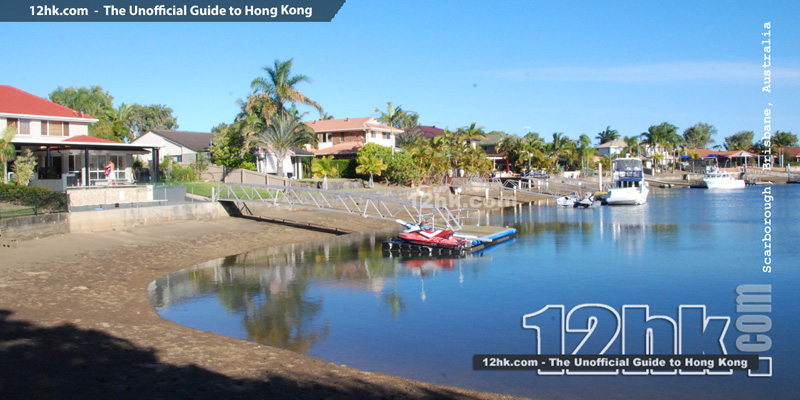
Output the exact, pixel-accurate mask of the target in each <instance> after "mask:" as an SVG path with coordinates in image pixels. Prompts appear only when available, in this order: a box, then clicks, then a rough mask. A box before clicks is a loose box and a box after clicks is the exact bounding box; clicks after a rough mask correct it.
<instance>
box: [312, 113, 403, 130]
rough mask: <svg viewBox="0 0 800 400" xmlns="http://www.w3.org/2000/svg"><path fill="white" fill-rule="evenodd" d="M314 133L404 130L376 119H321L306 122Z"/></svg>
mask: <svg viewBox="0 0 800 400" xmlns="http://www.w3.org/2000/svg"><path fill="white" fill-rule="evenodd" d="M304 124H306V125H308V126H310V127H311V129H313V130H314V132H350V131H363V132H366V131H368V130H375V131H383V132H389V131H390V130H391V131H392V132H395V133H400V132H402V131H403V130H402V129H397V128H392V127H390V126H388V125H384V124H382V123H380V121H378V119H377V118H375V117H363V118H345V119H320V120H316V121H309V122H304Z"/></svg>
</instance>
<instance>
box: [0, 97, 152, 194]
mask: <svg viewBox="0 0 800 400" xmlns="http://www.w3.org/2000/svg"><path fill="white" fill-rule="evenodd" d="M97 121H98V120H97V119H96V118H94V117H91V116H89V115H85V114H84V113H82V112H79V111H75V110H72V109H70V108H67V107H64V106H62V105H60V104H56V103H53V102H51V101H49V100H46V99H44V98H41V97H38V96H35V95H33V94H30V93H28V92H25V91H22V90H20V89H17V88H14V87H11V86H6V85H0V128H2V129H5V128H6V127H8V126H16V127H17V135H16V137H15V138H14V139H13V140H12V141H11V143H12V144H13V145H14V147H15V148H16V154H17V155H20V154H21V153H22V152H23V151H25V150H30V151H31V152H33V154H34V155H35V156H36V157H37V158H38V160H37V171H36V173H35V174H34V176H33V179H32V180H31V183H30V184H31V185H32V186H43V187H48V188H50V189H53V190H57V191H65V190H66V188H67V187H68V186H89V185H95V184H97V183H105V182H106V179H105V170H104V166H105V165H106V164H107V163H108V161H112V162H113V163H114V165H115V173H114V179H115V180H116V181H117V182H120V183H124V182H132V181H133V173H132V170H131V167H132V165H133V154H148V153H157V152H158V146H139V145H133V144H127V143H117V142H112V141H110V140H104V139H100V138H96V137H92V136H89V125H91V124H93V123H95V122H97ZM11 165H12V163H11V162H9V165H8V167H9V171H10V170H11ZM0 167H1V166H0ZM0 169H1V168H0Z"/></svg>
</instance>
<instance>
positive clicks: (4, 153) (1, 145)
mask: <svg viewBox="0 0 800 400" xmlns="http://www.w3.org/2000/svg"><path fill="white" fill-rule="evenodd" d="M15 136H17V125H16V124H12V125H9V126H7V127H6V129H4V130H3V137H2V138H0V162H2V163H3V183H7V179H6V178H8V162H9V161H11V159H12V158H14V156H15V155H17V149H16V148H14V145H13V144H12V143H11V141H12V140H14V137H15Z"/></svg>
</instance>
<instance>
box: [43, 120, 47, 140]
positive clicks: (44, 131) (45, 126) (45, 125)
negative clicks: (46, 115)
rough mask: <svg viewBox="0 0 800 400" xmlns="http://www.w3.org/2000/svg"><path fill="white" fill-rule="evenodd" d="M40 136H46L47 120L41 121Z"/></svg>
mask: <svg viewBox="0 0 800 400" xmlns="http://www.w3.org/2000/svg"><path fill="white" fill-rule="evenodd" d="M42 136H47V121H42Z"/></svg>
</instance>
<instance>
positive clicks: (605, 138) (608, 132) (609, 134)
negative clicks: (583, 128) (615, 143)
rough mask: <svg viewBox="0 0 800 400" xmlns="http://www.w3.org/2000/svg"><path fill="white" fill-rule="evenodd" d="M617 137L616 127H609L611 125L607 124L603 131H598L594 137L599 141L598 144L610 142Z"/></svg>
mask: <svg viewBox="0 0 800 400" xmlns="http://www.w3.org/2000/svg"><path fill="white" fill-rule="evenodd" d="M617 138H619V132H618V131H617V130H616V129H611V125H609V126H607V127H606V129H605V130H604V131H602V132H600V133H598V134H597V136H596V137H595V139H597V140H599V141H600V144H603V143H606V142H610V141H612V140H614V139H617Z"/></svg>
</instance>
